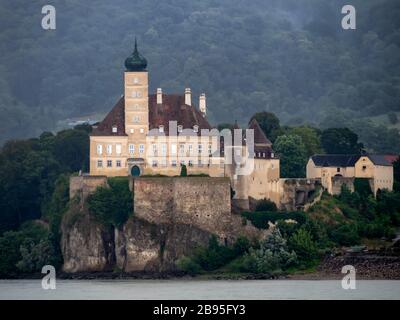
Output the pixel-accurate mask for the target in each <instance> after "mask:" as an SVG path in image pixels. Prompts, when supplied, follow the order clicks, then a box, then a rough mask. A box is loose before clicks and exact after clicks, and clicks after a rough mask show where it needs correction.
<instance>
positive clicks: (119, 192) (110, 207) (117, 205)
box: [87, 177, 133, 228]
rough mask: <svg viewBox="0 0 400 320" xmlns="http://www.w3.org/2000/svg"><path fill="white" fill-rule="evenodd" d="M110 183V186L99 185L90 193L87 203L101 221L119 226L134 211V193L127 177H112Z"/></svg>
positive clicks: (91, 211) (92, 212)
mask: <svg viewBox="0 0 400 320" xmlns="http://www.w3.org/2000/svg"><path fill="white" fill-rule="evenodd" d="M108 184H109V187H99V188H97V189H96V191H95V192H94V193H93V194H91V195H89V196H88V198H87V204H88V207H89V211H90V213H91V214H93V215H94V216H95V218H96V219H97V220H98V221H99V222H101V223H103V224H104V225H106V226H108V225H113V226H114V227H117V228H119V227H121V226H122V225H123V224H124V223H125V222H126V221H127V220H128V217H129V215H130V214H132V212H133V195H132V192H131V191H130V190H129V180H128V179H127V178H125V177H124V178H122V177H118V178H110V179H108Z"/></svg>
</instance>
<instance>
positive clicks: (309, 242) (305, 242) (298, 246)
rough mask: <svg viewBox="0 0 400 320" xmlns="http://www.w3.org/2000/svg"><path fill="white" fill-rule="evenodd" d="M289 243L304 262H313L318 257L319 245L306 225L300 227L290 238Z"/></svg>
mask: <svg viewBox="0 0 400 320" xmlns="http://www.w3.org/2000/svg"><path fill="white" fill-rule="evenodd" d="M288 245H289V248H290V249H291V250H293V251H294V252H296V254H297V256H298V258H299V260H301V261H302V262H306V263H307V262H311V261H312V260H314V259H315V258H317V257H318V250H317V245H316V243H315V242H314V241H313V239H312V236H311V233H310V232H309V231H308V230H306V229H305V228H304V227H301V228H300V229H298V230H297V231H296V232H295V233H294V234H293V235H292V236H291V237H290V238H289V241H288Z"/></svg>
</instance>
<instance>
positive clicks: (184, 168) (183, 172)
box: [180, 164, 187, 177]
mask: <svg viewBox="0 0 400 320" xmlns="http://www.w3.org/2000/svg"><path fill="white" fill-rule="evenodd" d="M180 176H181V177H187V168H186V165H184V164H182V165H181V174H180Z"/></svg>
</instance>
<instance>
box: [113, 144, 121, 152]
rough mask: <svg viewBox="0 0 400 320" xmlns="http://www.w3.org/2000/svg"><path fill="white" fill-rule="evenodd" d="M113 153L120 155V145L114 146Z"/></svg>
mask: <svg viewBox="0 0 400 320" xmlns="http://www.w3.org/2000/svg"><path fill="white" fill-rule="evenodd" d="M115 152H116V154H121V153H122V146H121V145H120V144H116V145H115Z"/></svg>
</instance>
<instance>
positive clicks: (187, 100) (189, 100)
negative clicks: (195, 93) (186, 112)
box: [185, 88, 192, 106]
mask: <svg viewBox="0 0 400 320" xmlns="http://www.w3.org/2000/svg"><path fill="white" fill-rule="evenodd" d="M185 104H187V105H188V106H191V105H192V92H191V90H190V88H186V89H185Z"/></svg>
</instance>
